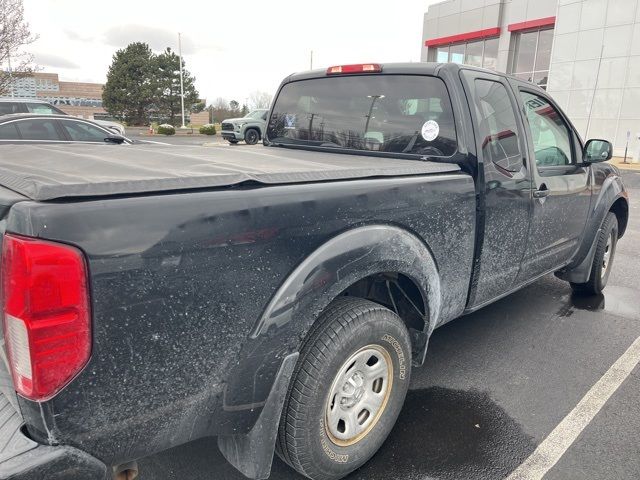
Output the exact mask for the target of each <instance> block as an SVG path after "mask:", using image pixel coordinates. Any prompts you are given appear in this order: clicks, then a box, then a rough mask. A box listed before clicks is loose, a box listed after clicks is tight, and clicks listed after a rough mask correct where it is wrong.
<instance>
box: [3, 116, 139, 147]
mask: <svg viewBox="0 0 640 480" xmlns="http://www.w3.org/2000/svg"><path fill="white" fill-rule="evenodd" d="M6 143H18V144H20V143H101V144H104V143H106V144H117V145H120V144H131V143H133V142H132V141H131V140H129V139H128V138H126V137H123V136H121V135H117V134H115V133H114V132H113V131H110V130H108V129H106V128H104V127H101V126H100V125H97V124H95V123H93V122H90V121H88V120H83V119H81V118H75V117H70V116H68V115H34V114H13V115H4V116H2V117H0V144H6Z"/></svg>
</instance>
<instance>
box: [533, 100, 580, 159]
mask: <svg viewBox="0 0 640 480" xmlns="http://www.w3.org/2000/svg"><path fill="white" fill-rule="evenodd" d="M520 95H521V96H522V102H523V103H524V110H525V112H526V114H527V120H528V121H529V129H530V130H531V138H532V141H533V150H534V154H535V158H536V165H538V167H555V166H560V165H570V164H571V163H573V161H572V158H573V153H572V149H571V133H570V132H571V131H570V129H569V127H568V126H567V124H566V123H565V121H564V120H563V118H562V116H561V115H560V113H559V112H558V110H556V109H555V108H554V106H553V105H551V104H550V103H549V102H548V101H547V99H545V98H544V97H541V96H540V95H535V94H533V93H530V92H520Z"/></svg>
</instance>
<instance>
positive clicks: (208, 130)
mask: <svg viewBox="0 0 640 480" xmlns="http://www.w3.org/2000/svg"><path fill="white" fill-rule="evenodd" d="M200 133H202V134H203V135H215V134H216V126H215V125H213V124H212V123H207V124H206V125H203V126H201V127H200Z"/></svg>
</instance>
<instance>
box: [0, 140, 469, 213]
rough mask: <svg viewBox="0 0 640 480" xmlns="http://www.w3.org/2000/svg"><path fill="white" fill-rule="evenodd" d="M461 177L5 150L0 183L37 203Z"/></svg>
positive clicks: (412, 167) (350, 162)
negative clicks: (249, 185) (245, 186)
mask: <svg viewBox="0 0 640 480" xmlns="http://www.w3.org/2000/svg"><path fill="white" fill-rule="evenodd" d="M457 171H459V167H458V166H457V165H454V164H448V163H436V162H428V161H418V160H400V159H394V158H380V157H373V156H364V155H362V156H360V155H345V154H338V153H325V152H311V151H306V150H300V149H288V148H275V147H274V148H267V147H263V146H255V147H243V146H231V145H230V146H227V145H220V146H215V147H197V146H196V147H183V146H166V145H153V144H138V145H88V144H67V145H55V144H54V145H52V144H47V145H2V146H0V185H3V186H5V187H6V188H9V189H11V190H13V191H15V192H17V193H20V194H22V195H24V196H26V197H28V198H30V199H32V200H53V199H61V198H71V197H93V196H105V195H127V194H136V193H150V192H164V191H176V190H186V189H194V188H209V187H223V186H230V185H237V184H239V183H242V182H246V181H255V182H259V183H263V184H286V183H301V182H317V181H325V180H346V179H356V178H367V177H385V176H397V175H421V174H432V173H447V172H457Z"/></svg>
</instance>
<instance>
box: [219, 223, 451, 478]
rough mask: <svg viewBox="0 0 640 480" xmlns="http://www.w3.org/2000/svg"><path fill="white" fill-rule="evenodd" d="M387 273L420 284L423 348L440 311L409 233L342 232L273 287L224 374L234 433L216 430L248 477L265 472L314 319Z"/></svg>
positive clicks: (419, 246) (418, 245)
mask: <svg viewBox="0 0 640 480" xmlns="http://www.w3.org/2000/svg"><path fill="white" fill-rule="evenodd" d="M385 272H395V273H401V274H403V275H406V276H407V277H409V278H411V279H412V280H413V281H414V282H415V283H416V284H417V285H418V286H419V288H420V290H421V293H422V296H423V301H424V303H425V306H426V308H425V312H426V313H425V319H424V320H425V327H424V332H422V333H423V334H422V335H420V336H419V337H414V338H420V339H422V342H423V343H424V345H423V346H418V348H422V351H426V342H427V341H428V338H429V336H430V334H431V332H432V331H433V328H434V326H435V325H436V324H437V321H438V317H439V313H440V302H441V300H440V299H441V296H440V279H439V276H438V269H437V265H436V262H435V260H434V258H433V256H432V254H431V252H430V251H429V249H428V248H427V246H426V245H425V244H424V243H423V242H422V241H421V240H420V239H419V238H418V237H417V236H415V235H414V234H412V233H410V232H409V231H407V230H404V229H402V228H399V227H396V226H391V225H370V226H364V227H359V228H355V229H352V230H348V231H346V232H344V233H342V234H340V235H338V236H336V237H334V238H332V239H331V240H329V241H328V242H327V243H325V244H324V245H323V246H321V247H320V248H318V249H317V250H315V251H314V252H313V253H312V254H311V255H310V256H308V257H307V258H306V259H305V260H304V261H303V262H302V263H301V264H299V265H298V267H297V268H296V269H295V270H293V272H292V273H291V274H290V275H289V276H288V277H287V279H286V280H285V282H284V283H283V284H282V285H281V286H280V288H279V289H278V290H277V292H276V293H275V295H274V296H273V298H272V299H271V301H270V302H269V304H268V306H267V308H266V309H265V311H264V312H263V314H262V315H261V317H260V318H259V320H258V321H257V323H256V324H255V326H254V328H253V330H252V331H251V334H250V336H249V339H248V342H247V343H246V344H245V346H244V348H243V351H242V352H241V354H240V355H239V361H238V364H237V365H236V367H235V368H234V369H232V371H230V373H229V376H228V381H227V383H226V385H225V389H224V394H223V405H222V410H223V416H222V418H224V419H225V420H226V421H228V422H229V423H228V425H230V426H233V433H232V432H229V433H228V434H226V435H225V434H223V435H220V436H219V439H218V444H219V446H220V450H221V451H222V453H223V454H224V456H225V457H226V458H227V460H229V461H230V462H231V463H232V464H233V465H234V466H235V467H236V468H238V469H239V470H240V471H242V472H243V473H244V474H245V475H246V476H249V477H250V478H266V477H267V476H268V475H269V472H270V470H271V460H272V458H273V449H274V445H275V438H276V433H277V429H278V423H279V419H280V413H281V411H282V407H283V404H284V400H285V395H284V393H286V389H287V387H288V383H289V380H290V376H291V372H292V370H293V366H294V365H293V364H292V363H291V359H292V358H294V359H297V356H298V352H299V350H300V348H301V344H302V342H303V340H304V338H305V336H306V334H307V332H308V331H309V330H310V329H311V326H312V325H313V323H314V322H315V321H316V319H317V318H318V316H319V315H320V313H321V312H322V311H323V310H324V309H325V308H326V307H327V306H328V305H329V303H331V301H333V299H335V298H336V297H337V296H339V295H340V294H341V293H342V292H343V291H344V290H345V289H347V287H349V286H351V285H353V284H354V283H356V282H358V281H359V280H362V279H363V278H366V277H369V276H371V275H375V274H379V273H385ZM414 348H416V346H414ZM294 363H295V362H294ZM283 372H284V373H283ZM283 388H284V390H283ZM283 392H284V393H283ZM239 420H240V421H239ZM242 425H244V426H242Z"/></svg>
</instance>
